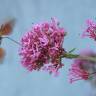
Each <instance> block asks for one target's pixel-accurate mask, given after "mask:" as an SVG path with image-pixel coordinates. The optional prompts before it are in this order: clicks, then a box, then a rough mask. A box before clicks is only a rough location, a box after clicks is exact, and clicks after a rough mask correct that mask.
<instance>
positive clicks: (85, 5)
mask: <svg viewBox="0 0 96 96" xmlns="http://www.w3.org/2000/svg"><path fill="white" fill-rule="evenodd" d="M10 17H12V18H14V17H15V18H16V25H15V27H14V30H13V34H12V35H10V37H11V38H13V39H14V40H16V41H20V38H21V37H22V36H23V34H24V33H25V32H26V31H28V30H29V29H30V27H31V26H32V23H38V22H41V21H46V20H48V21H50V18H51V17H56V18H57V19H58V20H59V21H60V22H61V26H62V27H64V28H65V29H66V31H67V32H68V35H67V36H66V38H65V40H64V48H65V49H66V50H68V51H69V50H71V49H72V48H77V49H76V51H75V52H74V53H79V51H80V50H81V49H84V48H89V47H90V48H92V49H94V50H95V46H96V44H95V42H94V41H93V40H91V39H88V38H86V39H81V37H80V34H82V32H83V31H84V28H85V26H86V24H85V21H86V19H89V18H92V19H94V18H95V17H96V0H0V24H2V23H3V22H4V21H5V20H6V18H10ZM1 47H3V48H4V49H5V50H6V57H5V60H4V63H3V64H1V65H0V96H93V95H92V94H93V93H94V92H95V91H94V92H92V90H93V89H92V87H91V86H90V84H89V83H88V82H84V81H78V82H76V83H74V84H70V83H69V82H68V68H69V67H70V64H71V63H72V61H71V60H65V59H64V60H62V62H63V63H64V64H65V66H64V67H63V68H62V69H61V70H60V72H61V74H60V76H59V77H53V76H51V75H49V74H48V73H46V72H28V71H27V70H26V69H24V68H23V67H22V65H21V64H20V58H19V56H18V50H19V46H18V45H16V44H15V43H14V42H12V41H10V40H7V39H4V40H3V42H2V45H1ZM94 96H96V95H94Z"/></svg>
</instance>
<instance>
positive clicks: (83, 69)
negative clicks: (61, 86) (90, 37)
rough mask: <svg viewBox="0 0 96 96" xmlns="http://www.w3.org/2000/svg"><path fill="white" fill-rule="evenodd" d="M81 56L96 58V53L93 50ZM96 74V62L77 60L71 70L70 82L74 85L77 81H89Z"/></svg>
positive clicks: (82, 53) (84, 51) (83, 52)
mask: <svg viewBox="0 0 96 96" xmlns="http://www.w3.org/2000/svg"><path fill="white" fill-rule="evenodd" d="M80 56H91V57H96V53H95V52H93V51H91V50H83V51H82V52H81V53H80ZM95 73H96V62H93V61H89V60H85V59H81V58H76V59H75V60H74V62H73V64H72V65H71V68H70V69H69V78H70V79H69V80H70V83H73V82H74V81H77V80H89V78H90V77H91V76H92V75H94V74H95Z"/></svg>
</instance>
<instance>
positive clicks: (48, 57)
mask: <svg viewBox="0 0 96 96" xmlns="http://www.w3.org/2000/svg"><path fill="white" fill-rule="evenodd" d="M65 34H66V32H65V30H64V29H63V28H60V27H59V25H58V22H57V21H56V20H55V19H54V18H52V19H51V22H50V23H49V22H44V23H40V24H36V25H34V26H33V27H32V29H31V30H30V31H29V32H27V33H26V34H25V35H24V36H23V37H22V39H21V44H22V46H21V49H20V56H21V63H22V65H23V66H24V67H26V68H27V69H28V70H30V71H32V70H40V69H42V70H47V71H48V72H49V73H56V74H57V73H58V70H59V69H60V68H61V67H62V66H63V64H61V57H60V56H61V55H62V54H64V53H65V50H64V49H63V48H62V45H63V40H64V36H65ZM49 63H51V65H50V64H49Z"/></svg>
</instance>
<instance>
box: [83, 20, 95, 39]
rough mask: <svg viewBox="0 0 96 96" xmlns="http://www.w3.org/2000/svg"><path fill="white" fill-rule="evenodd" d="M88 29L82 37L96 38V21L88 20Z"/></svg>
mask: <svg viewBox="0 0 96 96" xmlns="http://www.w3.org/2000/svg"><path fill="white" fill-rule="evenodd" d="M86 23H87V29H86V30H85V31H84V33H83V34H82V37H86V36H87V37H89V38H92V39H94V40H96V22H93V21H92V20H87V22H86Z"/></svg>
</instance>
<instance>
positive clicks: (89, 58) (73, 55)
mask: <svg viewBox="0 0 96 96" xmlns="http://www.w3.org/2000/svg"><path fill="white" fill-rule="evenodd" d="M63 57H64V58H68V59H74V58H79V59H83V60H88V61H93V62H96V57H91V56H80V55H77V54H72V53H65V54H63V55H62V58H63Z"/></svg>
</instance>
